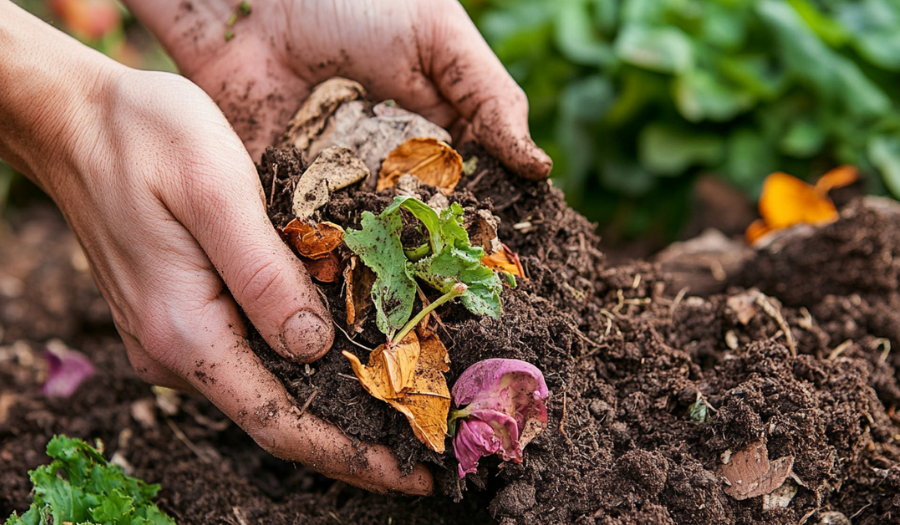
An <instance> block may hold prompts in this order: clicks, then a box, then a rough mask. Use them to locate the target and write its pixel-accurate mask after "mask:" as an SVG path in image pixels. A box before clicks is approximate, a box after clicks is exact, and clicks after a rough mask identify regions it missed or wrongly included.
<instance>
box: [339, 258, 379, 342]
mask: <svg viewBox="0 0 900 525" xmlns="http://www.w3.org/2000/svg"><path fill="white" fill-rule="evenodd" d="M376 278H377V276H376V275H375V272H373V271H372V270H371V269H370V268H369V267H368V266H366V265H365V264H363V263H362V262H361V261H360V260H359V257H357V256H355V255H354V256H353V257H351V258H350V261H349V262H348V263H347V267H346V268H345V269H344V282H345V283H346V290H347V295H346V298H345V304H346V306H347V324H348V325H350V328H351V329H352V330H353V331H354V332H359V331H361V330H362V325H363V323H365V321H366V314H367V313H368V311H369V309H370V308H372V307H373V306H374V303H373V302H372V285H373V284H375V279H376Z"/></svg>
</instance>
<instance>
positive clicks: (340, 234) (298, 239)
mask: <svg viewBox="0 0 900 525" xmlns="http://www.w3.org/2000/svg"><path fill="white" fill-rule="evenodd" d="M283 237H284V238H285V240H286V241H287V243H288V244H289V245H290V246H292V247H293V248H294V249H295V250H297V253H299V254H300V255H301V256H303V257H306V258H308V259H321V258H323V257H325V256H326V255H327V254H329V253H331V252H332V251H334V250H335V249H336V248H337V247H338V246H340V245H341V242H343V241H344V229H343V228H341V227H340V226H338V225H337V224H334V223H332V222H320V223H319V224H316V225H315V226H313V225H311V224H308V223H306V222H302V221H298V220H297V219H294V220H292V221H291V222H289V223H288V224H287V226H285V227H284V230H283Z"/></svg>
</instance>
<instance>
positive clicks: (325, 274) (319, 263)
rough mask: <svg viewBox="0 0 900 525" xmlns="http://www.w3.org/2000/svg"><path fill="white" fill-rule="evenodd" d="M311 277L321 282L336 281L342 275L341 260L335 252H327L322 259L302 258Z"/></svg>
mask: <svg viewBox="0 0 900 525" xmlns="http://www.w3.org/2000/svg"><path fill="white" fill-rule="evenodd" d="M300 260H301V261H303V265H304V266H306V271H307V272H309V275H310V277H312V278H313V279H315V280H317V281H319V282H320V283H328V284H330V283H336V282H337V281H338V278H339V277H340V276H341V260H340V259H338V256H337V254H335V253H334V252H329V253H326V254H325V255H324V256H323V257H322V258H320V259H307V258H305V257H301V258H300Z"/></svg>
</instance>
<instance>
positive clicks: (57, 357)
mask: <svg viewBox="0 0 900 525" xmlns="http://www.w3.org/2000/svg"><path fill="white" fill-rule="evenodd" d="M44 359H46V360H47V365H48V373H47V381H45V382H44V386H42V387H41V392H42V393H43V394H44V395H46V396H49V397H63V398H65V397H69V396H71V395H72V394H73V393H75V390H77V389H78V386H79V385H81V383H82V382H83V381H84V380H85V379H87V378H89V377H91V376H92V375H94V374H95V373H96V369H95V368H94V365H93V364H91V361H90V359H88V358H87V356H86V355H84V354H82V353H81V352H76V351H75V350H69V349H68V348H64V347H62V345H52V346H51V347H50V348H48V350H47V351H46V352H45V353H44Z"/></svg>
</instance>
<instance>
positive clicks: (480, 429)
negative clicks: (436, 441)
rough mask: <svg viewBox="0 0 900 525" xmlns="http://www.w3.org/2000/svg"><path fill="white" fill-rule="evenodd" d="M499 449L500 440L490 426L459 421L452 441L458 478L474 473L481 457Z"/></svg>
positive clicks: (472, 420)
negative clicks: (457, 461)
mask: <svg viewBox="0 0 900 525" xmlns="http://www.w3.org/2000/svg"><path fill="white" fill-rule="evenodd" d="M500 448H501V443H500V440H499V439H498V438H497V436H495V435H494V429H493V427H491V425H489V424H487V423H485V422H484V421H481V420H478V419H470V420H466V419H464V420H462V421H460V422H459V426H458V427H457V429H456V437H455V438H454V440H453V452H454V453H455V454H456V459H458V460H459V466H458V470H459V477H460V478H464V477H466V474H469V473H472V472H475V470H477V469H478V460H479V459H481V457H482V456H490V455H491V454H494V453H496V452H498V451H499V450H500Z"/></svg>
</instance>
